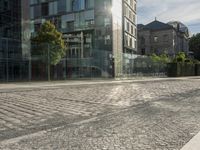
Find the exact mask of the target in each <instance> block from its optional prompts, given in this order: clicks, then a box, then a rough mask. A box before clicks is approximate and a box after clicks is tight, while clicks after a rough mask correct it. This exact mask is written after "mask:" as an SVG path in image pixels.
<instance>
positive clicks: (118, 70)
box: [30, 0, 137, 77]
mask: <svg viewBox="0 0 200 150" xmlns="http://www.w3.org/2000/svg"><path fill="white" fill-rule="evenodd" d="M30 18H31V32H32V36H34V34H35V33H36V32H37V31H38V29H39V28H40V26H41V24H42V23H43V22H45V20H50V21H51V22H52V23H54V24H55V26H56V27H57V29H58V30H59V31H61V32H62V33H63V38H64V40H65V41H66V43H68V44H69V46H70V49H69V50H68V52H67V54H66V58H65V59H64V62H65V65H66V67H67V69H68V71H67V73H68V76H70V75H71V76H73V74H76V73H77V72H79V74H82V72H86V73H84V74H83V75H81V76H87V71H88V70H90V72H91V71H92V72H94V74H95V75H97V76H103V77H113V76H115V77H117V76H120V75H122V74H123V73H124V71H123V68H124V67H123V66H124V65H123V64H124V62H125V61H124V56H127V55H129V54H130V55H132V54H134V53H136V35H137V34H136V1H135V0H40V1H39V0H30ZM124 54H126V55H124ZM70 72H71V73H70Z"/></svg>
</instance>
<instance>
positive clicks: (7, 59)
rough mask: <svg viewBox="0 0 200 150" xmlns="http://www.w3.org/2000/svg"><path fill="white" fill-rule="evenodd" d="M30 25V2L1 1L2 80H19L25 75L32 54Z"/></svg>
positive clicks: (18, 0) (0, 63) (23, 0)
mask: <svg viewBox="0 0 200 150" xmlns="http://www.w3.org/2000/svg"><path fill="white" fill-rule="evenodd" d="M29 25H30V24H29V2H28V0H1V1H0V72H1V74H0V80H17V79H19V78H22V76H23V75H25V73H24V71H25V70H24V69H23V68H24V67H25V66H26V65H27V62H28V59H29V54H30V40H29V38H30V36H29V35H30V28H29ZM25 62H26V64H25ZM23 65H24V66H23Z"/></svg>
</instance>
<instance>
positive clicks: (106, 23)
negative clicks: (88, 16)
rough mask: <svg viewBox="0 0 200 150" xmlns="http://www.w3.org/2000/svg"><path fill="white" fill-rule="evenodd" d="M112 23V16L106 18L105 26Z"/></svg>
mask: <svg viewBox="0 0 200 150" xmlns="http://www.w3.org/2000/svg"><path fill="white" fill-rule="evenodd" d="M110 24H111V20H110V18H104V26H108V25H110Z"/></svg>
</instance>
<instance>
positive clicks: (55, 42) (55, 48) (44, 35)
mask: <svg viewBox="0 0 200 150" xmlns="http://www.w3.org/2000/svg"><path fill="white" fill-rule="evenodd" d="M32 43H33V45H34V50H33V55H39V56H42V57H43V58H44V61H46V62H48V80H50V66H51V65H56V64H58V63H59V62H60V60H61V59H62V58H63V57H64V56H65V54H66V50H67V47H66V44H65V42H64V40H63V39H62V33H60V32H59V31H57V29H56V27H55V25H54V24H52V23H51V22H50V21H46V22H45V23H43V24H42V26H41V28H40V30H39V31H38V33H37V35H36V36H35V37H33V38H32ZM35 45H36V46H35Z"/></svg>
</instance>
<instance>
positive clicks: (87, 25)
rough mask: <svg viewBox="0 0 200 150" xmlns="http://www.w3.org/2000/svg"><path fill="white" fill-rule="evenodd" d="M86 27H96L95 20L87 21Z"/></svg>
mask: <svg viewBox="0 0 200 150" xmlns="http://www.w3.org/2000/svg"><path fill="white" fill-rule="evenodd" d="M85 25H86V27H92V26H93V25H94V20H93V19H92V20H86V21H85Z"/></svg>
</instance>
